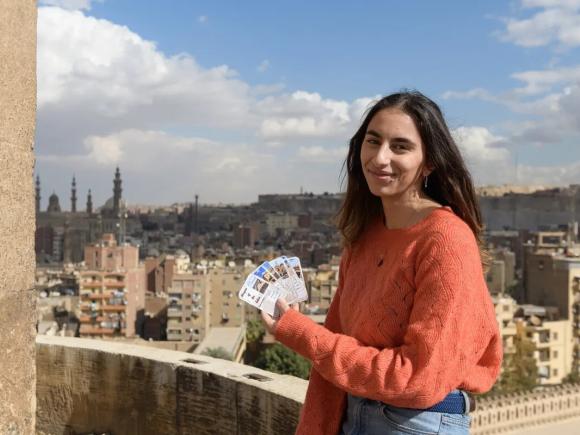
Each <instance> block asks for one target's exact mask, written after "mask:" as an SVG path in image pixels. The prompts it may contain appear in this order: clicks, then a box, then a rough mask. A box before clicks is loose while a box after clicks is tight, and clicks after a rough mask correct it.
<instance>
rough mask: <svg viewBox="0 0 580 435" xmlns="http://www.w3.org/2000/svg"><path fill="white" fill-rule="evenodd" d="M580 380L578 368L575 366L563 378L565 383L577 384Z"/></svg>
mask: <svg viewBox="0 0 580 435" xmlns="http://www.w3.org/2000/svg"><path fill="white" fill-rule="evenodd" d="M579 382H580V374H578V369H577V368H576V367H574V368H573V369H572V371H571V372H570V373H568V374H567V375H566V376H564V378H563V379H562V383H563V384H577V383H579Z"/></svg>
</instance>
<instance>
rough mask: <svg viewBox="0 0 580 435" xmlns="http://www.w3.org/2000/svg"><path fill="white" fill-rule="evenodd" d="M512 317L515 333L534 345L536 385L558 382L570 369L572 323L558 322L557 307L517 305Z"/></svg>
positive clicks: (559, 320)
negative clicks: (513, 317) (536, 369)
mask: <svg viewBox="0 0 580 435" xmlns="http://www.w3.org/2000/svg"><path fill="white" fill-rule="evenodd" d="M515 316H516V317H515V324H516V330H517V334H518V335H519V336H521V337H526V338H527V339H528V340H530V341H531V342H532V343H533V344H534V347H535V349H534V353H533V356H534V359H535V361H536V366H537V367H538V383H539V384H540V385H553V384H559V383H561V382H562V379H563V378H564V377H565V376H566V375H567V374H569V373H570V372H571V370H572V353H573V346H574V345H573V340H572V328H571V322H570V321H569V320H561V319H559V318H558V310H557V309H556V308H553V307H552V308H551V307H539V306H535V305H522V306H520V307H519V308H518V310H517V312H516V313H515Z"/></svg>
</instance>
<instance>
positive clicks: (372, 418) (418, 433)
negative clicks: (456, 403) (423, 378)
mask: <svg viewBox="0 0 580 435" xmlns="http://www.w3.org/2000/svg"><path fill="white" fill-rule="evenodd" d="M347 397H348V403H347V407H346V411H345V416H344V420H343V422H342V428H341V432H340V434H341V435H379V434H381V435H435V434H441V435H468V434H469V423H470V422H471V417H470V416H469V415H467V414H447V413H443V412H431V411H421V410H416V409H407V408H399V407H396V406H392V405H387V404H386V403H383V402H378V401H376V400H370V399H365V398H362V397H356V396H352V395H350V394H347Z"/></svg>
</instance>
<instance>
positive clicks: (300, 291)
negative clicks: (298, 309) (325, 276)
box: [283, 257, 308, 303]
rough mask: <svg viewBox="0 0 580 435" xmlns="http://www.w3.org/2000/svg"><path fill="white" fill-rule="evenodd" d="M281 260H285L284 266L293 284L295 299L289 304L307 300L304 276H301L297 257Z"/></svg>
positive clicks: (300, 267)
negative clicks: (285, 265)
mask: <svg viewBox="0 0 580 435" xmlns="http://www.w3.org/2000/svg"><path fill="white" fill-rule="evenodd" d="M283 258H284V259H285V260H286V264H287V266H288V269H289V270H290V273H291V275H292V277H293V282H294V296H295V299H294V301H293V302H291V303H295V302H302V301H306V300H308V292H307V291H306V284H305V282H304V275H303V274H302V266H301V265H300V259H299V258H298V257H290V258H286V257H283Z"/></svg>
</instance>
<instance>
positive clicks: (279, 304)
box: [276, 298, 290, 314]
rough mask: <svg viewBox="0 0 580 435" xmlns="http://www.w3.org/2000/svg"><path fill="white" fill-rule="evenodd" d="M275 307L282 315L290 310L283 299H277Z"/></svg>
mask: <svg viewBox="0 0 580 435" xmlns="http://www.w3.org/2000/svg"><path fill="white" fill-rule="evenodd" d="M276 306H277V307H278V308H279V309H280V312H281V313H282V314H284V313H285V312H286V311H288V310H289V309H290V305H288V302H286V299H284V298H278V300H277V301H276Z"/></svg>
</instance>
